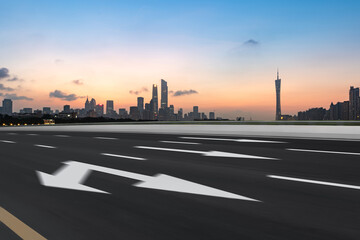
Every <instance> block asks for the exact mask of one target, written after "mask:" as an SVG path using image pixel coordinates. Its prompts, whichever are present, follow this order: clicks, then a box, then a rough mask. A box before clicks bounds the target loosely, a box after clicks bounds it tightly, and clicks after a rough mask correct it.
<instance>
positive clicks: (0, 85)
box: [0, 84, 15, 92]
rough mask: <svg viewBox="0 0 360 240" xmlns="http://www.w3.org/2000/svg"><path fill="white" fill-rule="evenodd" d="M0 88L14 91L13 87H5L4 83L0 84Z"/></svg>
mask: <svg viewBox="0 0 360 240" xmlns="http://www.w3.org/2000/svg"><path fill="white" fill-rule="evenodd" d="M0 90H3V91H8V92H11V91H14V90H15V89H13V88H10V87H5V86H4V84H0Z"/></svg>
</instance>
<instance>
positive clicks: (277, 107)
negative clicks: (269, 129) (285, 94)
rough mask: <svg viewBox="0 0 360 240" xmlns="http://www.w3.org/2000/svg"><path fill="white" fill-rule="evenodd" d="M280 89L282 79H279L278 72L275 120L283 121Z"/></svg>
mask: <svg viewBox="0 0 360 240" xmlns="http://www.w3.org/2000/svg"><path fill="white" fill-rule="evenodd" d="M280 88H281V79H280V78H279V70H278V71H277V79H276V80H275V89H276V114H275V120H281V104H280Z"/></svg>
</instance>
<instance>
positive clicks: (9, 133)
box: [8, 133, 18, 135]
mask: <svg viewBox="0 0 360 240" xmlns="http://www.w3.org/2000/svg"><path fill="white" fill-rule="evenodd" d="M8 135H18V134H17V133H8Z"/></svg>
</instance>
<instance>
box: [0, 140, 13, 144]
mask: <svg viewBox="0 0 360 240" xmlns="http://www.w3.org/2000/svg"><path fill="white" fill-rule="evenodd" d="M0 142H2V143H16V142H14V141H9V140H0Z"/></svg>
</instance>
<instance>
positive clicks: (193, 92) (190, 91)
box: [173, 89, 198, 97]
mask: <svg viewBox="0 0 360 240" xmlns="http://www.w3.org/2000/svg"><path fill="white" fill-rule="evenodd" d="M191 94H198V92H197V91H196V90H192V89H190V90H178V91H176V92H175V93H174V94H173V96H174V97H178V96H183V95H191Z"/></svg>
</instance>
